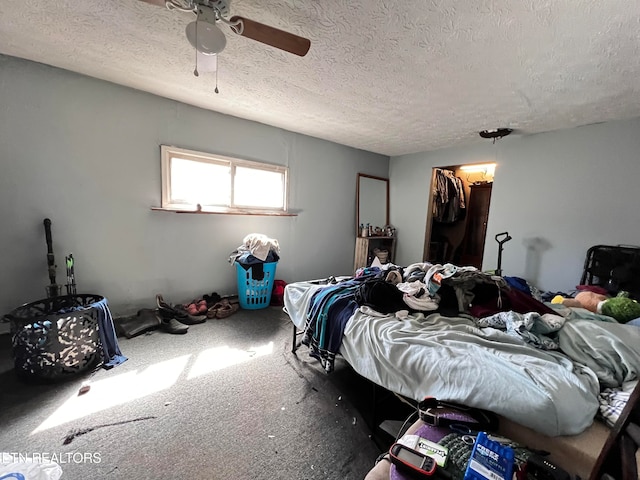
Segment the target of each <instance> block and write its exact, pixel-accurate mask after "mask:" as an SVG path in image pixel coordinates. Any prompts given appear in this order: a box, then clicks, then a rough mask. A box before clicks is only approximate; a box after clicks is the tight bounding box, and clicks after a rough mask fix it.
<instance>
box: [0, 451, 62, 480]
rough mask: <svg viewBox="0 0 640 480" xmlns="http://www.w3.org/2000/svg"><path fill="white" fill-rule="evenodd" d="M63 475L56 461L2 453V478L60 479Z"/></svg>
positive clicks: (0, 465) (17, 479) (11, 479)
mask: <svg viewBox="0 0 640 480" xmlns="http://www.w3.org/2000/svg"><path fill="white" fill-rule="evenodd" d="M61 476H62V468H60V465H58V464H57V463H56V462H49V461H46V460H39V459H32V458H29V457H24V456H18V455H17V454H11V453H0V480H59V479H60V477H61Z"/></svg>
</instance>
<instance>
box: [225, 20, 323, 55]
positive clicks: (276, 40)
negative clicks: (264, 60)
mask: <svg viewBox="0 0 640 480" xmlns="http://www.w3.org/2000/svg"><path fill="white" fill-rule="evenodd" d="M229 20H230V21H231V22H237V21H242V23H243V25H244V28H243V29H242V33H241V34H240V35H242V36H243V37H247V38H250V39H252V40H256V41H258V42H260V43H264V44H266V45H271V46H272V47H275V48H279V49H280V50H284V51H285V52H289V53H293V54H294V55H299V56H301V57H304V56H305V55H306V54H307V52H308V51H309V48H310V47H311V41H310V40H309V39H307V38H303V37H299V36H298V35H294V34H293V33H289V32H285V31H284V30H279V29H277V28H273V27H270V26H268V25H265V24H264V23H259V22H256V21H254V20H249V19H248V18H244V17H239V16H237V15H236V16H233V17H231V18H230V19H229ZM231 28H232V30H233V31H234V32H236V33H238V30H236V29H235V28H234V27H231Z"/></svg>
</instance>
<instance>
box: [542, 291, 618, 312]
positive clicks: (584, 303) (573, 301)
mask: <svg viewBox="0 0 640 480" xmlns="http://www.w3.org/2000/svg"><path fill="white" fill-rule="evenodd" d="M607 298H608V297H607V296H606V295H601V294H599V293H594V292H590V291H584V292H579V293H578V294H577V295H576V296H575V297H574V298H562V300H561V301H560V302H558V301H557V300H556V299H554V301H552V303H562V305H564V306H566V307H579V308H584V309H586V310H589V311H590V312H594V313H599V312H598V306H599V305H600V304H601V303H602V302H604V301H605V300H607Z"/></svg>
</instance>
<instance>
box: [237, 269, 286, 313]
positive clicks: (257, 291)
mask: <svg viewBox="0 0 640 480" xmlns="http://www.w3.org/2000/svg"><path fill="white" fill-rule="evenodd" d="M277 265H278V262H269V263H263V264H262V269H263V270H264V277H263V278H262V280H254V279H253V267H249V268H247V269H246V270H245V268H244V267H243V266H242V265H241V264H240V263H239V262H236V274H237V276H238V300H239V302H240V307H242V308H243V309H245V310H258V309H260V308H266V307H268V306H269V303H270V302H271V292H272V291H273V280H274V279H275V277H276V266H277Z"/></svg>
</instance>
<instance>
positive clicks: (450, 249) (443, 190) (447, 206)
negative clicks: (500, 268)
mask: <svg viewBox="0 0 640 480" xmlns="http://www.w3.org/2000/svg"><path fill="white" fill-rule="evenodd" d="M494 172H495V163H483V164H470V165H454V166H445V167H436V168H434V169H433V171H432V175H431V195H430V198H429V205H428V208H427V226H426V232H425V242H424V258H425V260H426V261H428V262H431V263H440V264H444V263H453V264H454V265H459V266H468V265H470V266H474V267H476V268H478V269H480V268H482V260H483V256H484V246H485V239H486V234H487V222H488V219H489V207H490V204H491V190H492V187H493V177H494Z"/></svg>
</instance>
